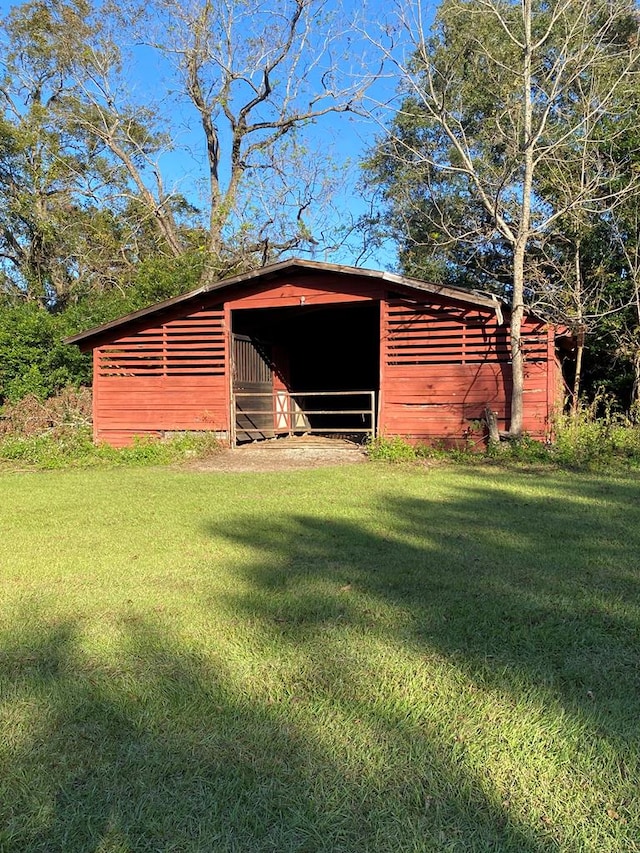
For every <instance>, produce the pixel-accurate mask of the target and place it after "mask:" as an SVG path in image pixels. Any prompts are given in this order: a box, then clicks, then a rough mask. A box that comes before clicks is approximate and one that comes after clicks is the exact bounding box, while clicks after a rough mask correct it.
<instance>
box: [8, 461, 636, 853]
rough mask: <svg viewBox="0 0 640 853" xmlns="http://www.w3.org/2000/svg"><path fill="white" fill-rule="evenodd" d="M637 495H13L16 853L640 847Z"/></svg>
mask: <svg viewBox="0 0 640 853" xmlns="http://www.w3.org/2000/svg"><path fill="white" fill-rule="evenodd" d="M639 486H640V481H639V480H638V479H637V478H635V479H634V478H633V477H618V478H607V477H596V476H588V475H574V476H571V475H567V474H551V473H547V474H531V473H527V472H516V473H513V472H511V473H509V472H506V471H501V470H497V469H491V470H487V469H475V470H471V469H470V470H464V469H461V468H455V469H454V468H446V467H442V468H434V469H430V470H402V469H398V468H389V467H387V466H384V465H374V464H370V465H361V466H353V467H349V468H343V469H320V470H316V471H305V472H291V473H285V472H282V473H278V474H263V475H256V474H246V475H245V474H235V475H228V474H227V475H225V474H197V473H192V474H191V473H184V472H178V471H171V470H167V469H165V470H159V469H156V470H150V469H143V470H140V469H124V468H121V469H114V470H93V471H54V472H46V473H31V474H18V473H14V474H5V475H2V476H0V494H1V495H2V510H1V513H0V567H1V573H2V589H3V596H2V602H1V605H0V619H1V621H0V626H1V629H0V850H2V851H3V853H5V852H6V853H14V851H16V853H17V851H21V852H22V851H47V853H48V851H78V853H80V851H101V853H116V851H118V853H124V851H131V853H133V852H134V851H136V853H137V851H158V850H161V851H185V853H192V851H213V850H215V851H218V850H219V851H434V853H435V851H447V850H452V851H453V850H455V851H476V850H477V851H484V850H487V851H488V850H491V851H503V850H504V851H514V853H520V852H521V851H524V853H526V851H540V853H542V851H547V850H561V851H576V853H578V851H611V853H614V851H616V853H617V851H634V850H636V851H637V850H640V843H639V841H638V839H639V838H640V805H639V803H638V796H637V789H638V783H637V780H638V778H640V761H639V754H640V723H639V721H640V665H639V664H640V642H639V641H640V559H639V558H638V556H637V555H638V554H639V553H640V501H639V500H638V497H639V492H640V488H639Z"/></svg>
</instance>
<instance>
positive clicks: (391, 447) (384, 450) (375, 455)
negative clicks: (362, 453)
mask: <svg viewBox="0 0 640 853" xmlns="http://www.w3.org/2000/svg"><path fill="white" fill-rule="evenodd" d="M367 455H368V456H369V458H370V459H373V460H374V461H375V462H414V461H415V460H416V459H418V452H417V450H416V448H415V447H413V446H412V445H411V444H408V443H407V442H406V441H405V440H404V439H403V438H400V436H397V435H394V436H389V437H387V436H378V437H377V438H374V439H371V440H370V441H369V442H368V443H367Z"/></svg>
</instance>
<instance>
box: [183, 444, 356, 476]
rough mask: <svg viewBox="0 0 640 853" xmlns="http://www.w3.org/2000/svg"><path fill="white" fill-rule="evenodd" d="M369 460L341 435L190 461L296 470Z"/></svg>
mask: <svg viewBox="0 0 640 853" xmlns="http://www.w3.org/2000/svg"><path fill="white" fill-rule="evenodd" d="M366 461H367V455H366V453H365V451H364V450H363V449H362V447H361V446H360V445H358V444H353V442H350V441H344V440H343V439H337V438H327V439H324V438H318V437H311V436H301V437H298V436H296V437H293V438H277V439H269V440H267V441H260V442H253V443H250V444H245V445H241V446H240V447H234V448H232V449H225V450H221V451H220V452H219V453H216V454H215V455H213V456H210V457H208V458H207V459H198V460H197V461H194V462H189V463H187V464H186V465H185V466H183V467H184V468H188V469H189V470H191V471H225V472H229V473H233V472H242V471H295V470H298V469H302V468H321V467H325V466H332V465H333V466H339V465H356V464H359V463H362V462H366Z"/></svg>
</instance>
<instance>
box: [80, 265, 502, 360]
mask: <svg viewBox="0 0 640 853" xmlns="http://www.w3.org/2000/svg"><path fill="white" fill-rule="evenodd" d="M296 269H299V270H315V271H322V272H330V273H334V274H336V275H344V276H367V277H369V278H375V279H379V280H382V281H385V282H388V283H389V284H397V285H400V286H401V287H406V288H409V289H412V290H419V291H422V292H426V293H433V294H438V295H440V296H445V297H447V298H449V299H455V300H457V301H458V302H467V303H469V304H471V305H481V306H483V307H485V308H492V309H493V310H494V311H497V312H498V313H500V311H501V308H502V306H503V305H504V304H505V303H504V302H503V301H502V300H500V299H498V297H496V296H494V295H493V294H489V293H480V292H479V291H475V290H463V289H462V288H459V287H446V286H444V285H440V284H430V283H429V282H426V281H421V280H420V279H416V278H409V277H407V276H403V275H397V274H396V273H390V272H383V271H382V270H370V269H363V268H360V267H351V266H344V265H342V264H329V263H323V262H321V261H309V260H305V259H302V258H291V259H289V260H286V261H280V262H278V263H275V264H269V265H268V266H265V267H261V268H260V269H257V270H252V271H251V272H245V273H240V274H239V275H234V276H231V277H229V278H224V279H221V280H220V281H216V282H211V283H210V284H204V285H201V286H200V287H198V288H197V289H196V290H192V291H190V292H189V293H183V294H182V295H181V296H174V297H173V298H172V299H165V300H164V301H162V302H157V303H156V304H155V305H150V306H149V307H148V308H141V309H140V310H138V311H132V312H131V313H130V314H125V315H124V316H123V317H119V318H118V319H117V320H112V321H111V322H109V323H104V324H102V325H101V326H94V327H93V328H92V329H88V330H87V331H86V332H79V333H78V334H76V335H71V337H68V338H66V339H65V343H67V344H77V343H81V342H84V341H87V340H89V339H90V338H92V337H97V336H99V335H103V334H104V333H105V332H109V331H111V330H112V329H117V328H118V327H119V326H123V325H126V324H127V323H130V322H132V321H133V320H139V319H141V318H142V317H147V316H150V315H152V314H155V313H157V312H160V311H164V310H165V309H167V308H172V307H173V306H175V305H180V304H181V303H183V302H184V303H186V302H189V301H191V300H192V299H196V298H198V297H199V296H204V295H206V294H209V293H214V292H215V291H217V290H223V289H224V288H226V287H231V286H232V285H236V284H244V283H245V282H251V281H255V280H258V279H263V280H267V281H268V280H269V279H272V278H276V277H277V276H278V274H279V273H282V272H285V271H293V270H296Z"/></svg>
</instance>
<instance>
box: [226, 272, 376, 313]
mask: <svg viewBox="0 0 640 853" xmlns="http://www.w3.org/2000/svg"><path fill="white" fill-rule="evenodd" d="M381 293H382V292H381V288H380V285H379V284H378V282H376V281H371V280H367V279H363V280H360V279H358V278H354V279H352V280H351V281H349V282H348V289H347V288H345V282H344V281H343V280H341V279H340V278H339V277H338V276H335V277H331V276H327V275H326V274H325V275H322V274H318V273H312V274H307V275H304V276H300V275H298V276H296V277H295V278H292V279H291V280H285V281H279V282H277V283H273V284H272V283H267V282H261V283H259V284H255V285H253V286H252V287H247V285H244V286H243V287H242V289H241V290H238V291H237V293H235V294H230V296H229V300H228V301H227V305H228V307H229V308H231V309H236V308H285V307H290V306H296V305H307V306H310V305H337V304H340V303H343V302H358V301H360V300H370V299H379V298H380V296H381ZM301 300H303V301H302V302H301Z"/></svg>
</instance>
